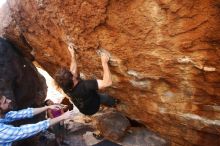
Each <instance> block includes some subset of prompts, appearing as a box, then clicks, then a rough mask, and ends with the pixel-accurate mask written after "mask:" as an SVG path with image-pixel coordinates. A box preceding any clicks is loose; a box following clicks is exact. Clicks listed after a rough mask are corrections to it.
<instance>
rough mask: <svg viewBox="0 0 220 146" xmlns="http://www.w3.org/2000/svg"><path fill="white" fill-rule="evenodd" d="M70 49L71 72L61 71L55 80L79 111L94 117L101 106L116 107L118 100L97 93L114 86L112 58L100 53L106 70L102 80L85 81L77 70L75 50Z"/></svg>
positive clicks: (71, 47) (62, 69)
mask: <svg viewBox="0 0 220 146" xmlns="http://www.w3.org/2000/svg"><path fill="white" fill-rule="evenodd" d="M68 49H69V52H70V54H71V65H70V71H69V70H68V69H66V68H61V69H59V70H58V71H57V72H56V74H55V80H56V81H57V84H58V85H59V86H60V87H61V88H62V89H63V91H64V92H65V93H66V94H67V95H68V96H69V97H71V99H72V101H73V103H74V104H75V106H76V107H77V108H78V109H79V111H80V112H81V113H83V114H85V115H93V114H95V113H96V112H97V111H98V110H99V107H100V104H103V105H106V106H110V107H113V106H115V105H116V104H117V103H118V100H116V99H114V98H112V97H111V96H109V95H107V94H101V93H98V92H97V90H99V89H104V88H106V87H109V86H111V85H112V78H111V72H110V70H109V67H108V62H109V57H110V56H109V55H107V54H106V53H104V52H101V53H100V54H101V62H102V66H103V70H104V75H103V79H102V80H99V79H97V80H96V79H93V80H83V79H81V78H80V76H79V73H78V70H77V63H76V54H75V49H74V47H73V46H72V45H70V46H69V47H68Z"/></svg>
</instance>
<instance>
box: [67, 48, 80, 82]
mask: <svg viewBox="0 0 220 146" xmlns="http://www.w3.org/2000/svg"><path fill="white" fill-rule="evenodd" d="M68 49H69V52H70V54H71V64H70V71H71V73H72V74H73V77H74V78H78V76H79V73H78V69H77V62H76V54H75V50H74V47H73V46H68Z"/></svg>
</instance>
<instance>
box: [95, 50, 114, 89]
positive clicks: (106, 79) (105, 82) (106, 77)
mask: <svg viewBox="0 0 220 146" xmlns="http://www.w3.org/2000/svg"><path fill="white" fill-rule="evenodd" d="M101 61H102V67H103V71H104V73H103V79H102V80H97V82H98V88H99V89H103V88H106V87H109V86H111V85H112V77H111V72H110V70H109V66H108V61H109V56H108V55H107V54H105V53H101Z"/></svg>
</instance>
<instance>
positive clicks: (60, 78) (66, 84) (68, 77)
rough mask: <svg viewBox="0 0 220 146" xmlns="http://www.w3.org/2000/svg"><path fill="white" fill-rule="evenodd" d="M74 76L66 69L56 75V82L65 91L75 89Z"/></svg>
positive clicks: (60, 70)
mask: <svg viewBox="0 0 220 146" xmlns="http://www.w3.org/2000/svg"><path fill="white" fill-rule="evenodd" d="M72 79H73V75H72V73H71V72H70V71H69V70H67V69H66V68H61V69H59V70H58V71H57V72H56V74H55V80H56V82H57V84H58V86H60V87H61V88H62V89H63V90H64V91H65V90H69V89H71V88H72V87H73V80H72Z"/></svg>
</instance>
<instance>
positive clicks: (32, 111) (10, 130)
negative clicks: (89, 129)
mask: <svg viewBox="0 0 220 146" xmlns="http://www.w3.org/2000/svg"><path fill="white" fill-rule="evenodd" d="M49 108H50V109H54V108H61V105H50V106H45V107H40V108H27V109H23V110H19V111H11V110H12V101H11V100H10V99H8V98H6V97H5V96H4V95H0V145H3V146H11V145H12V142H14V141H17V140H21V139H25V138H28V137H31V136H33V135H36V134H37V133H40V132H41V131H44V130H46V129H47V128H49V126H52V125H55V124H57V123H59V122H60V121H63V120H65V119H69V118H71V117H72V115H73V111H68V112H66V113H64V114H62V115H61V116H59V117H56V118H53V119H48V120H43V121H41V122H38V123H35V124H26V125H22V126H20V127H14V126H12V125H9V124H7V123H10V122H13V121H16V120H21V119H25V118H32V117H33V116H35V115H38V114H40V113H42V112H44V111H46V110H47V109H49Z"/></svg>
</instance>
